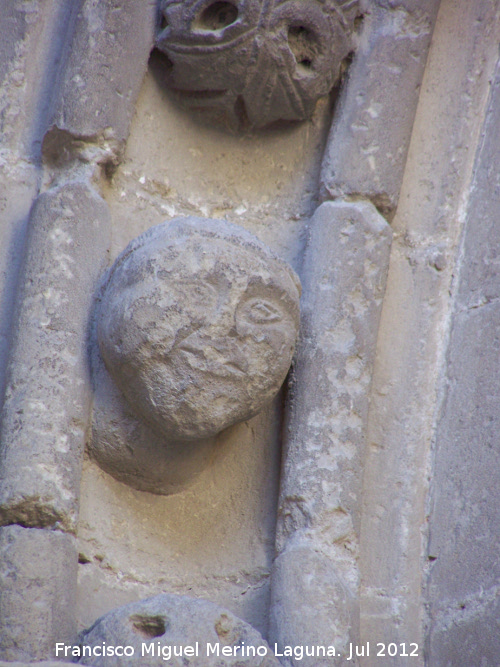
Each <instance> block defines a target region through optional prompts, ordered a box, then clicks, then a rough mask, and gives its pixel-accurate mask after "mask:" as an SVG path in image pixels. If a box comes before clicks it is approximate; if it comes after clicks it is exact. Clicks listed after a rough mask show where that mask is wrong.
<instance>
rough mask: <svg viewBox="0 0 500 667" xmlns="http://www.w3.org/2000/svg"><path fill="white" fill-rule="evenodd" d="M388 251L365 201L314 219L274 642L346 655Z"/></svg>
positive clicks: (352, 625) (330, 208) (280, 531)
mask: <svg viewBox="0 0 500 667" xmlns="http://www.w3.org/2000/svg"><path fill="white" fill-rule="evenodd" d="M390 246H391V231H390V228H389V226H388V225H387V223H386V221H385V220H384V219H383V218H382V217H381V216H380V215H379V214H378V213H377V211H376V209H375V208H374V206H373V205H372V204H370V203H369V202H362V203H346V202H335V203H332V202H328V203H325V204H322V205H321V206H320V207H319V208H318V210H317V212H316V213H315V215H314V216H313V218H312V220H311V237H310V239H309V243H308V245H307V248H306V253H305V257H304V265H303V269H302V281H303V287H304V295H303V301H302V312H303V317H302V322H301V338H300V342H299V346H298V353H297V359H296V362H295V364H294V368H293V374H292V379H291V390H290V391H291V395H290V397H289V407H288V418H287V430H286V436H285V445H284V465H283V470H282V481H281V491H280V502H279V509H278V526H277V542H276V543H277V559H276V562H275V567H274V573H273V603H272V604H273V608H272V616H271V637H272V638H273V641H274V640H276V641H277V642H278V644H279V645H280V646H284V645H286V644H292V645H293V644H303V645H309V644H314V643H327V644H333V645H334V646H335V647H336V649H337V650H339V651H341V652H343V651H344V650H345V649H346V647H347V643H348V642H349V637H351V641H356V638H357V624H358V621H357V613H356V608H357V596H358V590H357V588H358V584H359V573H358V566H357V556H358V549H359V545H358V540H359V524H360V488H361V475H362V460H363V454H364V446H365V428H366V420H367V413H368V395H369V389H370V381H371V371H372V367H373V363H374V356H375V346H376V341H377V331H378V322H379V318H380V310H381V305H382V298H383V295H384V288H385V277H386V274H387V268H388V261H389V250H390ZM311 576H312V577H313V578H312V580H311ZM292 581H293V584H292V583H291V582H292ZM299 610H300V611H299ZM285 664H291V665H295V664H299V662H296V661H293V660H292V661H291V662H289V663H285ZM300 664H304V665H311V667H318V665H333V664H344V663H343V662H340V661H339V660H338V659H337V660H336V659H334V658H327V659H324V658H321V659H319V658H310V657H308V658H304V661H303V662H302V661H301V662H300Z"/></svg>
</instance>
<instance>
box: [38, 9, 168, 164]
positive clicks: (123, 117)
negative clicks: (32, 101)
mask: <svg viewBox="0 0 500 667" xmlns="http://www.w3.org/2000/svg"><path fill="white" fill-rule="evenodd" d="M154 20H155V3H153V2H145V3H144V2H140V1H138V0H121V1H120V2H118V1H117V0H101V1H100V2H94V0H85V1H84V2H83V3H82V5H81V7H80V9H79V11H78V15H77V16H76V19H75V20H74V28H73V35H72V39H71V41H70V43H69V46H67V48H68V49H69V53H68V56H67V62H66V63H65V65H64V71H63V75H62V80H61V83H60V88H59V91H58V95H57V99H56V100H55V101H54V106H53V108H54V114H53V118H52V122H51V126H52V127H51V130H50V131H49V133H48V134H47V135H46V137H45V142H44V150H45V154H46V156H47V157H49V158H50V159H52V160H56V161H61V160H65V159H67V155H66V153H67V152H69V154H71V152H72V141H73V140H76V141H79V140H80V141H81V140H83V141H88V142H90V143H93V142H97V143H98V144H99V147H100V148H101V149H104V154H105V158H104V159H108V160H111V161H113V160H114V161H116V160H117V159H118V158H119V157H120V156H121V151H122V150H123V147H124V142H125V140H126V138H127V136H128V132H129V125H130V120H131V118H132V115H133V113H134V105H135V102H136V100H137V96H138V94H139V90H140V86H141V83H142V79H143V77H144V73H145V71H146V67H147V61H148V56H149V52H150V50H151V48H152V45H153V40H154ZM79 148H81V147H79Z"/></svg>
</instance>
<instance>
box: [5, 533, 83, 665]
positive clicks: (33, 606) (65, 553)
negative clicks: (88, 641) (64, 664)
mask: <svg viewBox="0 0 500 667" xmlns="http://www.w3.org/2000/svg"><path fill="white" fill-rule="evenodd" d="M76 570H77V553H76V546H75V539H74V538H73V537H72V536H70V535H65V534H63V533H61V532H58V531H50V530H38V529H36V528H22V527H21V526H4V527H2V528H0V589H1V593H0V628H1V632H0V659H3V660H21V661H22V660H42V659H44V658H48V657H50V656H53V655H54V648H55V642H58V641H60V642H71V641H72V640H73V639H74V637H75V633H76V627H75V596H76Z"/></svg>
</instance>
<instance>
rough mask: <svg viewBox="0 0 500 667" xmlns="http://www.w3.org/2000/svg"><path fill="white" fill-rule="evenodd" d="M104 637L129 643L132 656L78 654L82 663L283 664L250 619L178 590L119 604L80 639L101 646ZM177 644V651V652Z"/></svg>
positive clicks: (174, 666) (148, 666)
mask: <svg viewBox="0 0 500 667" xmlns="http://www.w3.org/2000/svg"><path fill="white" fill-rule="evenodd" d="M104 642H105V643H106V645H108V646H127V647H131V648H132V649H133V651H134V652H133V655H130V656H129V657H117V656H104V657H97V658H96V657H93V658H89V657H88V656H87V657H81V658H79V660H78V663H79V664H83V665H89V664H93V665H95V667H121V666H122V665H138V664H141V665H144V667H160V665H166V667H182V665H185V664H189V665H190V666H191V667H218V666H219V665H222V664H223V665H227V667H231V666H234V667H279V664H280V663H279V662H278V660H277V659H276V658H275V657H274V655H273V653H272V652H271V649H270V648H269V646H268V644H267V643H266V642H265V641H264V640H263V639H262V637H261V635H260V634H259V633H258V632H257V630H254V628H252V627H251V626H250V625H248V623H245V622H244V621H242V620H240V619H239V618H237V617H236V616H234V614H232V613H231V612H230V611H227V610H225V609H223V608H222V607H219V606H218V605H216V604H214V603H213V602H208V601H206V600H196V599H193V598H188V597H184V596H180V595H157V596H156V597H153V598H148V599H147V600H142V601H140V602H132V603H131V604H128V605H125V606H123V607H119V608H118V609H115V610H113V611H111V612H109V613H108V614H106V615H105V616H102V617H101V618H100V619H98V620H97V621H96V622H95V623H94V625H93V626H92V627H91V628H90V629H89V630H86V631H85V632H83V633H82V634H81V635H80V640H79V644H80V646H81V647H82V652H83V649H84V647H91V648H92V647H97V648H100V647H101V646H102V645H103V643H104ZM209 645H210V647H212V648H209ZM174 649H176V650H177V651H178V652H177V653H174ZM253 649H255V654H256V655H254V651H253ZM87 650H88V649H87ZM179 650H181V651H182V653H181V655H179ZM257 650H258V651H259V653H258V654H257ZM224 651H225V652H224Z"/></svg>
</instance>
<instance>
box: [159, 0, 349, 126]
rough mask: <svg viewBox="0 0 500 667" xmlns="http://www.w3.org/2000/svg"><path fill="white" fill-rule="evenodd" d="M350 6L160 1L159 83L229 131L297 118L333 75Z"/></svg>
mask: <svg viewBox="0 0 500 667" xmlns="http://www.w3.org/2000/svg"><path fill="white" fill-rule="evenodd" d="M357 10H358V3H357V2H352V1H351V0H337V1H335V0H285V2H283V1H282V0H281V1H278V0H271V1H266V2H262V1H261V0H231V1H228V0H215V1H214V0H186V2H178V0H163V2H162V3H161V14H162V18H161V20H160V26H159V27H160V31H159V34H158V38H157V43H156V45H157V47H158V49H159V50H160V51H162V52H163V53H164V54H165V55H166V56H167V57H168V63H169V66H168V72H166V84H167V86H168V87H169V88H171V89H172V90H173V92H174V94H175V96H176V98H177V99H178V101H179V102H180V103H181V104H182V105H183V106H184V107H186V108H190V109H192V110H195V111H203V113H204V114H205V115H206V117H208V118H209V119H210V120H213V121H216V122H219V123H222V124H225V125H227V126H228V127H230V128H232V129H235V128H238V127H239V129H244V128H245V126H247V127H263V126H265V125H269V124H270V123H273V122H275V121H300V120H304V119H306V118H309V117H310V116H311V115H312V113H313V111H314V108H315V105H316V102H317V101H318V99H319V98H320V97H321V96H323V95H326V94H327V93H328V92H329V91H330V90H331V89H332V87H333V86H334V85H335V83H336V82H337V81H338V79H339V77H340V73H341V69H342V63H343V61H344V59H345V58H346V57H347V56H348V54H349V53H350V51H352V48H353V44H352V33H353V30H354V24H355V21H356V17H357V15H358V13H357Z"/></svg>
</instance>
